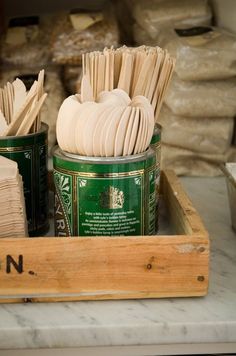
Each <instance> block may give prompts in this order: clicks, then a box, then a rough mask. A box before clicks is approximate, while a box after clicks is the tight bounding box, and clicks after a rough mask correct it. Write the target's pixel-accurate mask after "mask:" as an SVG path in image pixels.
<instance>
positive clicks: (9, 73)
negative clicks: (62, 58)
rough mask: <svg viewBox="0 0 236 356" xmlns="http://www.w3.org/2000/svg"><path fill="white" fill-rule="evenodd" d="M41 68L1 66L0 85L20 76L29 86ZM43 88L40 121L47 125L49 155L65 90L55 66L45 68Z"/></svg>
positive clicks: (54, 138) (54, 139)
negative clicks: (45, 96) (9, 67)
mask: <svg viewBox="0 0 236 356" xmlns="http://www.w3.org/2000/svg"><path fill="white" fill-rule="evenodd" d="M41 69H42V68H31V69H30V70H29V69H28V68H21V69H7V68H1V71H0V87H3V86H4V85H5V84H6V83H7V82H8V81H9V82H13V81H14V80H15V79H16V78H20V79H21V80H22V81H23V82H24V83H25V85H26V88H27V89H28V88H30V87H31V85H32V84H33V82H34V80H37V78H38V73H39V71H40V70H41ZM44 90H45V92H46V93H48V96H47V98H46V100H45V102H44V104H43V106H42V109H41V113H40V115H41V121H42V122H44V123H46V124H47V125H48V126H49V129H48V153H49V155H51V149H52V147H53V146H54V145H55V144H56V120H57V115H58V110H59V108H60V106H61V104H62V102H63V100H64V99H65V91H64V88H63V85H62V82H61V80H60V72H59V70H58V69H57V68H55V67H49V68H47V69H46V70H45V81H44Z"/></svg>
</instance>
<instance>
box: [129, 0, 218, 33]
mask: <svg viewBox="0 0 236 356" xmlns="http://www.w3.org/2000/svg"><path fill="white" fill-rule="evenodd" d="M127 2H129V3H130V8H131V11H132V16H133V18H134V20H135V21H136V22H137V23H138V24H139V26H141V27H142V28H143V29H144V30H145V31H146V32H147V33H148V35H149V36H150V37H151V38H153V39H157V36H158V34H159V31H160V30H161V29H163V27H168V26H173V25H174V24H179V25H188V24H190V25H191V26H198V25H209V24H211V17H212V13H211V9H210V7H209V5H208V2H207V0H198V1H195V0H131V1H130V0H129V1H127Z"/></svg>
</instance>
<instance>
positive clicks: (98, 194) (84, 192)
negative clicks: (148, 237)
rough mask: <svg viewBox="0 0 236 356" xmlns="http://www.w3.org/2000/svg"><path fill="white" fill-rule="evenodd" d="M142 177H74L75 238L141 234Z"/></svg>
mask: <svg viewBox="0 0 236 356" xmlns="http://www.w3.org/2000/svg"><path fill="white" fill-rule="evenodd" d="M142 191H143V179H142V176H140V175H139V176H135V177H122V178H112V179H110V178H99V177H98V178H96V177H94V178H85V177H83V178H79V177H78V178H77V192H78V193H77V196H78V211H77V214H78V235H81V236H84V235H90V236H99V235H103V236H104V235H107V236H112V235H118V236H119V235H140V234H142V233H143V212H142V209H141V208H140V207H142V200H143V197H142Z"/></svg>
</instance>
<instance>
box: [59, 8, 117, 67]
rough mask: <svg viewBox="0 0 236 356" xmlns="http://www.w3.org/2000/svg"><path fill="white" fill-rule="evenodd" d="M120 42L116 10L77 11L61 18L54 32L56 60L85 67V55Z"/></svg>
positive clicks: (60, 62)
mask: <svg viewBox="0 0 236 356" xmlns="http://www.w3.org/2000/svg"><path fill="white" fill-rule="evenodd" d="M118 43H119V30H118V25H117V21H116V18H115V15H114V13H113V9H112V7H111V6H107V7H106V9H104V10H103V11H97V12H91V11H90V12H89V11H85V10H81V11H79V10H76V12H74V11H71V12H65V13H61V14H60V15H58V18H57V21H56V22H55V24H54V27H53V29H52V52H53V61H54V62H56V63H58V64H73V65H81V61H82V53H86V52H91V51H96V50H102V49H103V48H104V47H110V46H114V47H116V46H117V45H118Z"/></svg>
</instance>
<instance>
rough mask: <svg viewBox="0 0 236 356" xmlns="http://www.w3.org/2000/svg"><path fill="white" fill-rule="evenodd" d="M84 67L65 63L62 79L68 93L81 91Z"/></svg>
mask: <svg viewBox="0 0 236 356" xmlns="http://www.w3.org/2000/svg"><path fill="white" fill-rule="evenodd" d="M81 75H82V67H81V66H73V65H69V64H68V65H65V66H64V67H63V70H62V81H63V84H64V87H65V89H66V90H67V92H68V94H70V95H71V94H75V93H77V92H79V91H80V83H81Z"/></svg>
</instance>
